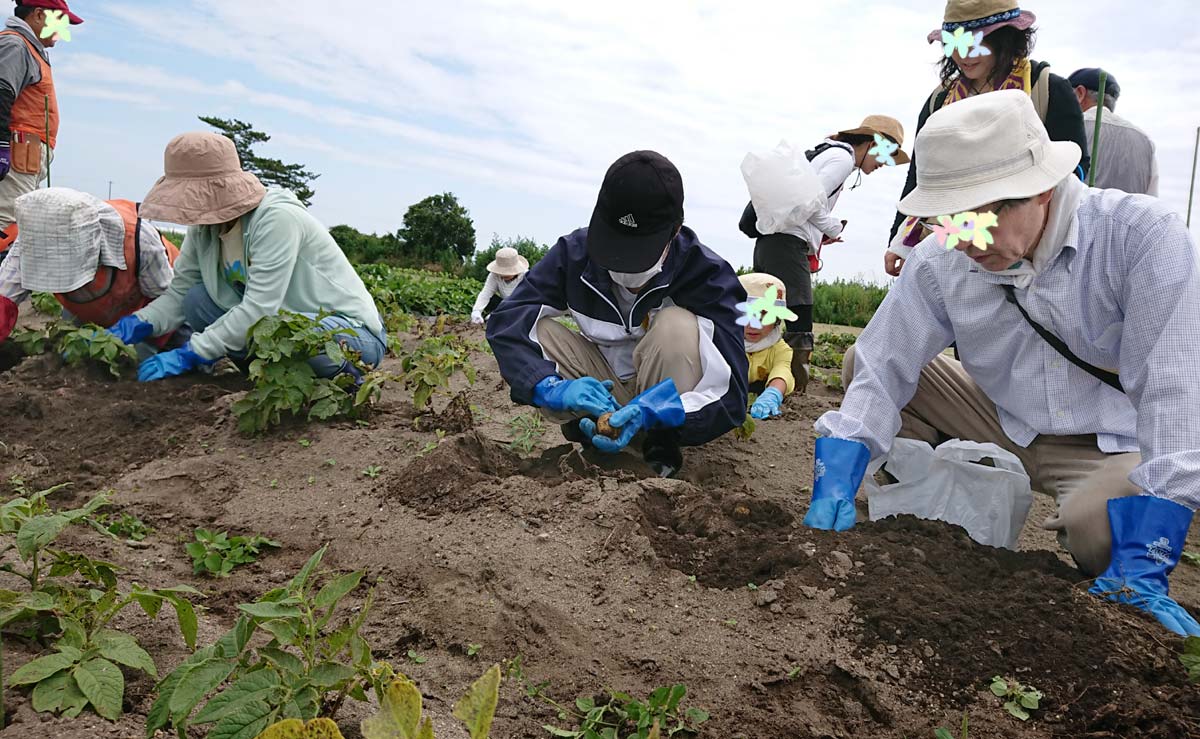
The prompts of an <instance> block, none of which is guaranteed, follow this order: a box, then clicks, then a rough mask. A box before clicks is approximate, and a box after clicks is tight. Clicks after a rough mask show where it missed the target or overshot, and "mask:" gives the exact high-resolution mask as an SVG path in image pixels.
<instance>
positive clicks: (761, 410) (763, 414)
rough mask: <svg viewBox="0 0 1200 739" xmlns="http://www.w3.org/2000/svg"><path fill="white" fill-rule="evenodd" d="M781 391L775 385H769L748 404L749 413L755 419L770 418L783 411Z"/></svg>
mask: <svg viewBox="0 0 1200 739" xmlns="http://www.w3.org/2000/svg"><path fill="white" fill-rule="evenodd" d="M782 406H783V393H781V392H779V388H777V387H769V388H767V389H766V390H765V391H763V394H762V395H760V396H758V397H757V398H755V400H754V405H752V406H750V415H751V416H753V417H754V418H757V419H760V420H761V419H764V418H770V417H771V416H778V415H781V414H782V413H783V408H782Z"/></svg>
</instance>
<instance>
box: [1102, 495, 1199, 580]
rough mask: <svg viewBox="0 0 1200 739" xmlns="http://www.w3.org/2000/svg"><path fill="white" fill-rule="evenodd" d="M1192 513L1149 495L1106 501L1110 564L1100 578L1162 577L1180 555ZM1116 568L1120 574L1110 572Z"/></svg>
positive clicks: (1178, 505) (1172, 502)
mask: <svg viewBox="0 0 1200 739" xmlns="http://www.w3.org/2000/svg"><path fill="white" fill-rule="evenodd" d="M1192 515H1193V514H1192V511H1190V510H1189V509H1187V508H1185V507H1184V506H1182V505H1180V504H1178V503H1175V502H1174V501H1170V500H1167V499H1166V498H1159V497H1156V496H1153V495H1133V496H1129V497H1126V498H1114V499H1112V500H1110V501H1108V525H1109V527H1110V528H1111V530H1112V562H1111V563H1110V564H1109V567H1108V571H1107V572H1106V573H1105V574H1104V575H1101V577H1122V576H1124V577H1138V576H1145V575H1146V574H1150V573H1156V572H1161V573H1162V575H1163V577H1166V575H1167V574H1169V573H1170V572H1171V570H1173V569H1175V565H1177V564H1179V559H1180V557H1182V556H1183V546H1184V542H1185V540H1186V539H1187V532H1188V528H1190V527H1191V525H1192ZM1118 567H1120V568H1121V571H1114V570H1116V568H1118Z"/></svg>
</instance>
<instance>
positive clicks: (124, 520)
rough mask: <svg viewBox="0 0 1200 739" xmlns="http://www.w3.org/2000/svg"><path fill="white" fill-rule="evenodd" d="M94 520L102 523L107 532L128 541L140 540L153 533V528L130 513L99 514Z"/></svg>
mask: <svg viewBox="0 0 1200 739" xmlns="http://www.w3.org/2000/svg"><path fill="white" fill-rule="evenodd" d="M96 520H98V521H99V522H100V523H101V524H103V525H104V528H105V529H107V530H108V533H110V534H112V535H113V536H117V537H120V538H122V539H126V540H128V541H142V540H144V539H145V538H146V537H147V536H149V535H150V534H153V533H154V529H152V528H150V527H149V526H147V525H146V524H145V522H144V521H142V520H141V519H140V518H138V517H137V516H135V515H133V514H132V513H122V514H121V515H119V516H115V517H114V516H112V515H111V514H100V515H99V516H97V517H96Z"/></svg>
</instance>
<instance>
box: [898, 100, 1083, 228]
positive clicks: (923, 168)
mask: <svg viewBox="0 0 1200 739" xmlns="http://www.w3.org/2000/svg"><path fill="white" fill-rule="evenodd" d="M916 153H917V158H918V159H920V160H921V163H920V164H918V165H917V189H915V190H913V191H912V192H911V193H909V194H908V197H906V198H904V199H903V200H901V201H900V206H899V209H900V212H901V213H903V214H904V215H907V216H916V217H918V218H931V217H934V216H944V215H954V214H956V213H962V212H965V211H971V210H975V209H977V208H978V207H979V206H982V205H987V204H989V203H994V202H996V201H998V200H1010V199H1014V198H1028V197H1033V196H1034V195H1038V194H1041V193H1043V192H1046V191H1048V190H1053V189H1054V188H1055V187H1057V186H1058V184H1059V183H1060V182H1062V181H1063V180H1064V179H1066V178H1067V177H1070V176H1071V173H1072V172H1074V171H1075V167H1077V166H1078V165H1079V161H1080V159H1081V158H1082V157H1083V152H1082V151H1081V150H1080V148H1079V144H1076V143H1075V142H1074V141H1051V140H1050V136H1049V135H1048V134H1047V133H1046V127H1045V126H1044V125H1042V121H1041V119H1040V118H1038V114H1037V111H1036V110H1034V108H1033V102H1032V101H1030V99H1029V96H1028V95H1026V94H1025V93H1024V92H1022V91H1020V90H1000V91H998V92H989V93H988V94H986V95H976V96H974V97H969V98H967V99H965V100H960V101H958V102H957V103H955V104H954V105H948V106H946V107H944V108H942V109H941V110H939V111H938V112H936V113H934V114H933V115H932V116H930V117H929V122H928V123H926V124H925V127H924V128H922V129H921V133H920V134H918V136H917V143H916Z"/></svg>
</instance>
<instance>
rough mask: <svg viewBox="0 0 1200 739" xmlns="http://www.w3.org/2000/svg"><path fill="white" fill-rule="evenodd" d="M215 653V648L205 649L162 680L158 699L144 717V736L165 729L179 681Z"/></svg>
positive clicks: (151, 735) (158, 687)
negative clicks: (172, 698)
mask: <svg viewBox="0 0 1200 739" xmlns="http://www.w3.org/2000/svg"><path fill="white" fill-rule="evenodd" d="M215 653H216V648H215V647H205V648H204V649H201V650H199V651H197V652H195V653H194V654H192V655H191V656H190V657H188V658H187V659H185V660H184V661H183V662H181V663H180V664H179V666H178V667H176V668H175V669H174V670H172V671H171V673H170V674H169V675H167V676H166V677H165V678H163V679H162V680H161V681H160V682H159V683H158V685H157V686H156V687H157V690H158V697H157V698H155V699H154V704H153V705H151V706H150V712H149V713H148V714H147V715H146V736H147V737H153V736H154V732H156V731H158V730H159V729H162V728H163V727H165V726H166V725H167V724H168V723H170V721H171V710H170V704H171V696H172V695H174V694H175V689H176V688H177V687H178V686H179V681H180V680H182V679H183V676H184V675H186V674H187V672H188V670H190V669H192V667H194V666H196V665H198V664H200V663H201V662H204V661H205V660H207V659H211V658H212V656H213V655H214V654H215Z"/></svg>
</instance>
